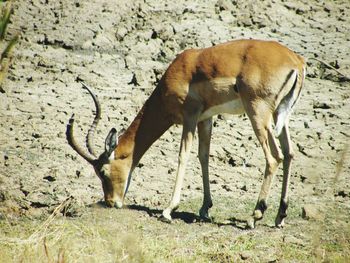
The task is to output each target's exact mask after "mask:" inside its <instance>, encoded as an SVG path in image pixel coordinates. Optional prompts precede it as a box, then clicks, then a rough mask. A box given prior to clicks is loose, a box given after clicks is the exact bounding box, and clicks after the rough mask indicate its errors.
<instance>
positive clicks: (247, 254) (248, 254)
mask: <svg viewBox="0 0 350 263" xmlns="http://www.w3.org/2000/svg"><path fill="white" fill-rule="evenodd" d="M240 256H241V259H242V260H248V259H250V258H252V252H250V251H242V252H241V253H240Z"/></svg>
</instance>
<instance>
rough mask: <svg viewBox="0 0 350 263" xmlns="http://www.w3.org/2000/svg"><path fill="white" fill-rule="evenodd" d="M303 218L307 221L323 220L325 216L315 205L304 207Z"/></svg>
mask: <svg viewBox="0 0 350 263" xmlns="http://www.w3.org/2000/svg"><path fill="white" fill-rule="evenodd" d="M301 217H302V218H303V219H306V220H323V219H324V215H323V214H322V213H321V211H320V210H319V209H318V208H317V207H316V206H315V205H313V204H307V205H304V207H303V209H302V214H301Z"/></svg>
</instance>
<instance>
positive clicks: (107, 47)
mask: <svg viewBox="0 0 350 263" xmlns="http://www.w3.org/2000/svg"><path fill="white" fill-rule="evenodd" d="M14 4H15V8H14V14H13V17H12V22H11V24H10V26H9V35H10V36H11V35H14V34H17V33H21V40H20V42H19V44H18V45H17V47H16V50H15V59H14V62H13V65H12V66H11V68H10V70H9V72H8V78H7V79H6V80H5V83H4V85H3V89H4V90H5V92H4V93H0V218H1V219H5V218H6V219H9V218H10V219H13V218H18V217H23V216H25V217H29V218H36V217H39V218H40V217H45V216H46V215H48V214H49V213H50V212H52V210H53V209H54V208H55V207H57V205H59V204H60V203H62V202H63V201H64V200H65V199H67V198H68V197H70V196H72V197H73V200H74V201H73V204H74V205H72V206H71V212H70V213H69V215H70V216H75V217H79V216H81V215H82V213H84V211H85V210H84V209H82V208H84V207H85V206H87V205H90V204H94V203H96V202H98V201H100V200H102V198H103V195H102V189H101V185H100V182H99V179H98V178H97V177H96V176H95V175H94V172H93V169H92V167H90V166H89V165H88V164H87V163H86V162H85V161H84V160H83V159H82V158H80V156H78V155H77V154H76V153H75V152H74V151H73V150H72V149H71V148H70V146H69V145H68V144H67V142H66V138H65V129H66V123H67V121H68V119H69V117H70V115H71V114H72V113H75V114H76V119H77V120H78V127H79V128H77V129H76V130H75V133H76V137H77V138H79V141H80V142H81V143H83V141H84V136H85V134H86V132H87V129H88V125H89V124H90V123H91V121H92V117H93V110H94V107H93V103H92V100H91V98H90V97H89V95H88V94H87V93H86V91H84V90H83V89H82V88H81V85H80V84H79V83H78V81H79V80H84V81H85V82H86V83H88V84H89V85H90V86H91V87H93V89H94V90H95V92H96V93H97V94H98V96H99V98H100V100H101V101H102V107H103V113H102V115H103V118H102V120H101V122H100V125H99V127H98V130H97V134H96V136H95V137H96V138H95V142H96V144H97V145H98V147H99V149H102V146H103V142H104V138H105V136H106V134H107V132H108V131H109V129H110V128H111V127H116V128H117V129H118V131H120V132H122V131H123V130H124V129H125V128H127V127H128V124H129V123H130V122H131V121H132V119H133V118H134V116H135V115H136V113H137V111H138V110H139V109H140V108H141V106H142V104H143V102H144V101H145V100H146V98H147V97H148V96H149V94H150V93H151V92H152V90H153V89H154V87H155V84H156V83H157V81H158V80H159V78H160V77H161V75H162V73H163V72H164V70H165V69H166V67H167V65H168V64H169V63H170V62H171V61H172V60H173V59H174V58H175V56H176V54H178V53H179V52H181V51H182V50H184V49H187V48H193V47H208V46H212V45H214V44H217V43H220V42H224V41H228V40H232V39H238V38H259V39H272V40H277V41H279V42H281V43H283V44H285V45H287V46H288V47H289V48H291V49H292V50H294V51H296V52H297V53H299V54H301V55H303V56H305V57H306V58H318V59H321V60H323V61H325V62H327V63H329V64H331V65H333V66H334V67H336V68H338V69H339V70H340V71H342V72H343V73H344V74H345V75H347V76H349V75H350V54H349V53H350V33H349V32H350V2H349V1H348V0H339V1H316V0H312V1H306V0H301V1H293V0H290V1H284V0H267V1H259V2H257V1H250V0H249V1H235V0H232V1H226V0H218V1H217V0H206V1H184V0H178V1H176V2H175V3H174V1H168V0H166V1H155V0H145V1H139V0H135V1H127V0H118V1H117V0H114V1H110V0H91V1H78V0H74V1H72V0H59V1H51V0H31V1H15V2H14ZM10 36H9V37H10ZM349 89H350V88H349V82H346V81H345V80H344V78H343V77H341V76H340V75H338V74H337V73H336V72H335V71H333V70H330V69H328V68H326V67H325V66H324V65H323V64H322V63H320V62H318V61H315V60H311V59H310V60H309V61H308V73H307V78H306V83H305V88H304V91H303V94H302V97H301V99H300V101H299V103H298V105H297V107H296V110H295V112H294V114H293V116H292V118H291V122H290V130H291V136H292V140H293V142H294V143H293V145H294V148H295V151H296V157H295V160H294V162H293V168H292V179H291V203H290V207H294V209H296V210H298V211H300V214H302V213H301V211H302V208H304V214H305V213H308V214H309V215H310V213H311V217H312V212H313V211H314V210H315V209H316V210H319V211H326V210H327V209H328V206H329V205H330V204H331V205H332V206H333V205H334V206H337V207H340V208H341V209H340V210H341V211H343V212H341V213H342V214H341V215H340V216H339V218H345V219H343V223H344V224H345V225H347V226H348V224H349V209H350V190H349V189H350V163H349V147H348V148H347V149H348V150H347V152H346V150H345V149H346V147H347V146H349V141H348V140H349V139H350V118H349V113H350V90H349ZM180 135H181V127H178V126H176V127H175V126H174V127H172V128H171V129H170V130H169V131H168V132H167V133H165V134H164V136H162V137H161V139H160V140H158V141H157V142H156V143H155V144H154V145H153V146H152V148H151V149H150V150H149V151H148V152H147V153H146V155H145V156H144V157H143V159H142V160H141V163H140V164H139V165H138V167H137V168H136V170H135V172H134V174H133V177H132V182H131V187H130V190H129V193H128V195H127V198H126V204H127V205H134V206H135V205H136V206H142V207H147V208H150V209H162V208H164V207H166V206H167V204H168V201H169V200H170V195H171V192H172V187H173V185H174V180H175V178H174V177H175V169H176V162H177V154H178V150H179V141H180ZM196 144H197V141H195V145H194V147H193V153H192V155H191V159H190V161H189V165H188V167H189V168H188V172H187V174H186V178H185V183H184V189H183V196H182V197H183V198H182V202H183V203H186V202H188V201H190V200H195V199H200V198H201V196H202V190H201V189H202V183H201V176H200V174H201V173H200V166H199V162H198V160H197V158H196V154H197V149H196ZM264 164H265V162H264V158H263V153H262V150H261V148H260V146H259V145H258V142H257V140H256V138H255V136H254V134H253V131H252V128H251V126H250V123H249V121H248V119H247V117H246V116H244V115H243V116H226V115H223V116H219V117H218V118H215V122H214V129H213V139H212V148H211V154H210V170H211V171H210V174H211V179H210V181H211V187H212V194H213V199H214V206H215V207H217V208H218V210H220V209H224V207H222V204H220V202H215V201H216V200H223V199H227V200H232V202H231V205H232V207H231V209H232V211H235V213H237V212H238V213H243V212H244V211H240V210H239V208H240V204H241V203H242V202H251V203H252V204H253V203H254V201H255V200H256V198H257V195H258V191H259V189H260V185H261V181H262V172H263V171H264ZM280 188H281V170H280V171H279V173H278V176H277V178H276V179H275V183H274V186H273V188H272V190H271V199H270V202H271V206H272V207H274V208H272V209H275V210H272V209H271V211H270V210H269V211H270V212H271V213H275V212H277V211H276V207H277V204H278V200H279V195H280ZM198 208H199V207H198ZM179 209H180V210H181V207H180V208H179ZM196 209H197V208H196ZM251 209H253V206H252V207H251ZM305 209H306V211H305ZM184 210H185V209H184ZM216 211H217V210H216ZM141 212H142V211H141ZM232 213H234V212H232ZM213 216H215V215H214V214H213ZM232 216H234V214H232ZM317 216H318V215H316V217H317ZM304 217H305V218H308V217H307V216H306V215H304ZM227 219H228V218H227ZM306 222H307V221H306ZM268 224H272V222H268Z"/></svg>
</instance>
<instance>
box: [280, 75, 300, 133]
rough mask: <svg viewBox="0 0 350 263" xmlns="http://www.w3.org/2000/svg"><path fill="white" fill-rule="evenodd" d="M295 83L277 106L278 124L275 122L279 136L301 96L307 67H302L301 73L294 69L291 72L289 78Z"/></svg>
mask: <svg viewBox="0 0 350 263" xmlns="http://www.w3.org/2000/svg"><path fill="white" fill-rule="evenodd" d="M293 79H294V83H293V86H292V88H291V89H290V90H289V92H288V93H287V95H285V96H284V97H283V98H282V100H281V102H280V103H279V105H278V106H277V108H276V111H275V114H276V115H275V116H276V124H275V132H276V135H277V136H279V135H280V134H281V131H282V129H283V127H284V126H285V124H286V122H287V120H288V118H289V116H290V114H291V112H292V110H293V107H294V105H295V103H296V102H297V101H298V99H299V97H300V92H301V89H302V87H303V84H304V79H305V68H303V69H302V74H299V72H298V71H297V70H293V71H292V72H291V74H290V77H289V80H293Z"/></svg>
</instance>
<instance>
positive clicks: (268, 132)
mask: <svg viewBox="0 0 350 263" xmlns="http://www.w3.org/2000/svg"><path fill="white" fill-rule="evenodd" d="M246 110H247V114H248V116H249V118H250V121H251V123H252V126H253V129H254V132H255V134H256V136H257V138H258V140H259V143H260V144H261V146H262V149H263V151H264V155H265V160H266V167H265V174H264V180H263V183H262V186H261V190H260V194H259V197H258V201H257V203H256V206H255V209H254V212H253V215H252V217H251V218H250V219H249V220H248V222H247V226H248V227H249V228H254V227H255V224H256V221H258V220H261V219H262V218H263V215H264V212H265V210H266V209H267V199H268V197H269V192H270V188H271V184H272V181H273V178H274V175H275V173H276V171H277V168H278V165H279V163H280V162H281V161H282V153H281V151H280V149H279V147H278V145H277V143H276V140H275V138H274V135H273V133H272V128H271V120H272V113H271V111H270V109H269V108H268V107H267V105H266V104H265V103H263V102H261V103H258V102H255V103H251V104H249V105H246Z"/></svg>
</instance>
